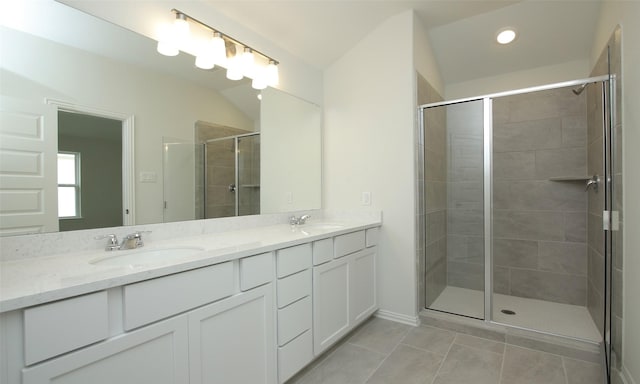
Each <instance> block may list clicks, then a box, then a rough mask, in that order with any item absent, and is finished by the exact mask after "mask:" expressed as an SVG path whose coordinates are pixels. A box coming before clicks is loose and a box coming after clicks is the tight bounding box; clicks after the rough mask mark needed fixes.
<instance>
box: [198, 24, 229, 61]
mask: <svg viewBox="0 0 640 384" xmlns="http://www.w3.org/2000/svg"><path fill="white" fill-rule="evenodd" d="M216 34H217V36H216ZM220 43H222V47H221V46H220ZM220 49H222V52H220ZM224 55H225V48H224V40H222V38H221V37H220V33H218V32H215V33H214V35H213V37H212V38H211V39H209V40H208V41H206V42H205V43H203V44H202V47H201V48H200V52H199V53H198V56H196V67H198V68H201V69H212V68H213V67H214V66H215V64H218V65H220V64H222V61H221V60H220V56H224Z"/></svg>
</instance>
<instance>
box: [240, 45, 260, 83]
mask: <svg viewBox="0 0 640 384" xmlns="http://www.w3.org/2000/svg"><path fill="white" fill-rule="evenodd" d="M240 60H241V62H240V65H241V67H242V74H243V75H244V76H247V77H253V71H254V66H255V61H256V59H255V57H254V56H253V51H252V50H251V48H249V47H244V52H242V56H241V59H240Z"/></svg>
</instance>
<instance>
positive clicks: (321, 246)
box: [313, 239, 333, 265]
mask: <svg viewBox="0 0 640 384" xmlns="http://www.w3.org/2000/svg"><path fill="white" fill-rule="evenodd" d="M332 259H333V239H324V240H318V241H314V242H313V265H320V264H324V263H326V262H328V261H331V260H332Z"/></svg>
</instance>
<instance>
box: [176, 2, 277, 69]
mask: <svg viewBox="0 0 640 384" xmlns="http://www.w3.org/2000/svg"><path fill="white" fill-rule="evenodd" d="M171 12H173V13H175V14H176V15H180V16H181V17H185V18H186V19H187V20H191V21H193V22H195V23H197V24H199V25H201V26H203V27H205V28H207V29H209V30H211V32H214V33H215V32H217V33H219V34H220V36H221V37H222V38H223V39H224V40H228V41H229V42H232V43H234V44H236V45H241V46H243V47H245V48H249V49H250V50H251V51H252V52H253V53H254V54H258V55H260V56H262V57H264V58H265V59H267V62H271V61H272V62H273V63H274V64H275V65H278V64H280V63H279V62H278V61H277V60H276V59H274V58H272V57H271V56H267V55H265V54H264V53H262V52H260V51H258V50H257V49H254V48H253V47H251V46H249V45H247V44H245V43H243V42H241V41H240V40H237V39H234V38H233V37H231V36H229V35H227V34H225V33H223V32H222V31H220V30H218V29H215V28H213V27H211V26H210V25H208V24H206V23H203V22H202V21H200V20H198V19H196V18H195V17H192V16H190V15H188V14H186V13H184V12H182V11H180V10H178V9H175V8H173V9H172V10H171Z"/></svg>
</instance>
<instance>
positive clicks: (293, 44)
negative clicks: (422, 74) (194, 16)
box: [206, 0, 600, 84]
mask: <svg viewBox="0 0 640 384" xmlns="http://www.w3.org/2000/svg"><path fill="white" fill-rule="evenodd" d="M206 3H207V4H208V5H209V6H211V7H213V8H215V9H216V10H217V11H218V12H221V13H223V14H225V15H226V16H227V17H229V18H231V19H233V20H235V21H237V22H239V23H242V24H244V25H246V26H248V27H249V28H250V29H252V30H253V31H255V32H257V33H259V34H262V35H263V36H267V37H268V38H269V39H271V40H273V41H275V42H277V43H278V44H279V45H280V46H281V47H282V48H284V49H285V50H287V51H289V52H291V53H292V54H294V55H295V56H298V57H300V58H302V59H303V60H305V61H307V62H308V63H309V64H311V65H314V66H316V67H317V68H320V69H324V68H326V67H328V66H329V65H331V63H333V62H334V61H335V60H337V59H338V58H339V57H341V56H342V55H343V54H344V53H345V52H347V51H348V50H349V49H350V48H351V47H353V46H354V44H356V43H357V42H358V41H359V40H360V39H362V38H363V37H364V36H366V35H367V34H368V33H369V32H370V31H372V30H373V29H375V28H376V26H378V25H379V24H380V23H382V22H383V21H384V20H386V19H388V18H389V17H391V16H393V15H395V14H397V13H399V12H402V11H405V10H409V9H414V10H415V11H416V14H417V15H418V17H419V18H420V20H421V21H422V23H423V24H424V26H425V27H426V28H427V29H428V33H429V38H430V40H431V43H432V45H433V49H434V51H435V55H436V58H437V61H438V63H439V66H440V71H441V74H442V77H443V81H444V82H445V84H446V83H453V82H460V81H466V80H471V79H476V78H482V77H487V76H494V75H498V74H501V73H505V72H513V71H519V70H525V69H530V68H534V67H539V66H545V65H551V64H558V63H564V62H568V61H573V60H586V59H588V57H589V54H590V48H591V42H592V41H593V37H594V35H595V28H596V21H597V17H598V12H599V9H600V0H526V1H521V0H501V1H484V0H423V1H401V0H355V1H345V0H286V1H269V0H235V1H216V0H207V1H206ZM504 26H512V27H515V28H516V29H517V30H518V31H519V33H520V36H519V38H518V39H517V41H516V42H515V43H513V44H512V45H509V46H499V45H498V44H497V43H496V42H495V33H496V32H497V30H498V29H500V28H501V27H504Z"/></svg>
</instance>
